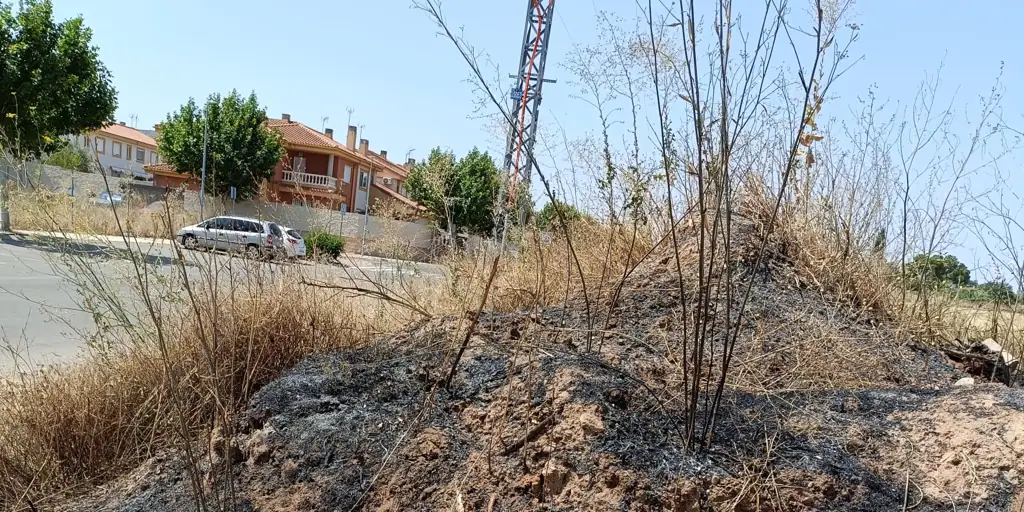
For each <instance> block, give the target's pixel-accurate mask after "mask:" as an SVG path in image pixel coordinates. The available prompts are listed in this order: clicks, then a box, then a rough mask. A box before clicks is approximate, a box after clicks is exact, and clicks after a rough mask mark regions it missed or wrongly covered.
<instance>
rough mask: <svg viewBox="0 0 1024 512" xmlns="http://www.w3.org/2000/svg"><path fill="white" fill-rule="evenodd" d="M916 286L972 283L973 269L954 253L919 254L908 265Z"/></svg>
mask: <svg viewBox="0 0 1024 512" xmlns="http://www.w3.org/2000/svg"><path fill="white" fill-rule="evenodd" d="M907 271H908V273H909V274H910V275H911V276H912V279H913V282H912V283H911V284H912V285H913V286H916V287H922V286H923V287H928V288H935V287H938V286H943V285H952V286H966V285H968V284H971V271H970V270H969V269H968V268H967V265H964V264H963V263H961V262H960V260H958V259H957V257H956V256H953V255H952V254H918V255H917V256H914V259H913V260H911V262H910V263H909V264H908V265H907Z"/></svg>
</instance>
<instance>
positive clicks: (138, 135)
mask: <svg viewBox="0 0 1024 512" xmlns="http://www.w3.org/2000/svg"><path fill="white" fill-rule="evenodd" d="M97 131H99V132H102V133H106V134H107V135H110V136H113V137H119V138H122V139H128V140H130V141H132V142H137V143H139V144H145V145H148V146H152V147H154V148H155V147H156V140H155V139H153V137H150V136H149V135H146V134H145V133H142V132H140V131H139V130H136V129H135V128H132V127H130V126H125V125H122V124H116V123H115V124H109V125H107V126H104V127H103V128H100V129H99V130H97Z"/></svg>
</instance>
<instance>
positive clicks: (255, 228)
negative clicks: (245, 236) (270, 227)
mask: <svg viewBox="0 0 1024 512" xmlns="http://www.w3.org/2000/svg"><path fill="white" fill-rule="evenodd" d="M247 222H248V223H249V232H250V233H260V234H262V233H263V225H262V224H260V223H259V222H253V221H251V220H250V221H247Z"/></svg>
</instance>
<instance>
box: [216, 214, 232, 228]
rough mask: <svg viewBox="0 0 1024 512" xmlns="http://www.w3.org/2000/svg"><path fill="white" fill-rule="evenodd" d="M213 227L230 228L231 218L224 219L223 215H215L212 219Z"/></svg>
mask: <svg viewBox="0 0 1024 512" xmlns="http://www.w3.org/2000/svg"><path fill="white" fill-rule="evenodd" d="M213 229H224V230H230V229H231V219H226V218H224V217H217V218H216V219H213Z"/></svg>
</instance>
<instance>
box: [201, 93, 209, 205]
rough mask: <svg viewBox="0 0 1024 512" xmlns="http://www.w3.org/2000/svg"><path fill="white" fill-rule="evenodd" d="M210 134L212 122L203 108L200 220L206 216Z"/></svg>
mask: <svg viewBox="0 0 1024 512" xmlns="http://www.w3.org/2000/svg"><path fill="white" fill-rule="evenodd" d="M209 135H210V123H209V121H208V120H207V118H206V110H205V109H204V110H203V172H202V176H201V177H200V181H199V220H200V221H202V220H203V219H205V218H206V216H205V214H204V210H205V208H206V142H207V139H208V138H209Z"/></svg>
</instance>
